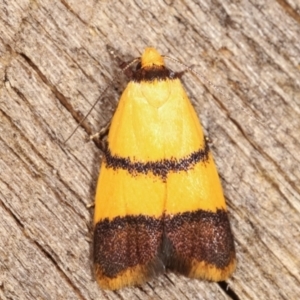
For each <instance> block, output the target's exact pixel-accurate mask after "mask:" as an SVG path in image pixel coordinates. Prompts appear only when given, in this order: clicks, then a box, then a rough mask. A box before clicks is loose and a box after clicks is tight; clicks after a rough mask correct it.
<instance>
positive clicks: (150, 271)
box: [94, 215, 165, 278]
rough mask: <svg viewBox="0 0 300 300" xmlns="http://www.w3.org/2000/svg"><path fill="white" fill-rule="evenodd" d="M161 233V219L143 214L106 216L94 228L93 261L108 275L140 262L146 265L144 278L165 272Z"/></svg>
mask: <svg viewBox="0 0 300 300" xmlns="http://www.w3.org/2000/svg"><path fill="white" fill-rule="evenodd" d="M162 235H163V223H162V219H155V218H152V217H148V216H142V215H139V216H125V217H116V218H115V219H113V220H111V221H109V220H108V219H104V220H103V221H100V222H98V223H97V224H96V227H95V231H94V263H95V265H96V267H97V268H98V269H100V270H101V274H102V275H103V276H106V277H109V278H114V277H117V276H118V275H119V274H120V273H122V272H123V271H125V270H126V269H128V268H133V267H135V266H137V265H140V266H145V268H144V269H145V270H146V272H147V274H143V276H144V277H145V278H150V277H152V276H155V275H157V274H159V273H163V272H164V270H165V267H164V265H163V262H162V260H161V259H160V257H159V253H160V252H161V245H162Z"/></svg>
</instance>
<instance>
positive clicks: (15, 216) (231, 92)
mask: <svg viewBox="0 0 300 300" xmlns="http://www.w3.org/2000/svg"><path fill="white" fill-rule="evenodd" d="M125 3H126V5H125ZM299 11H300V6H299V1H296V0H294V1H293V0H287V1H284V0H278V1H258V0H254V1H248V0H245V1H233V2H232V1H227V0H226V1H199V2H197V1H191V0H187V1H167V0H166V1H140V0H136V1H104V0H102V1H79V0H62V1H47V0H46V1H29V0H27V1H26V0H20V1H19V0H18V1H16V0H14V1H3V0H2V1H0V131H1V135H0V174H1V176H0V216H1V217H0V299H180V300H181V299H230V296H228V295H227V294H226V293H225V292H224V291H223V290H222V289H221V288H220V287H219V285H217V284H216V283H209V282H201V281H197V280H190V279H187V278H184V277H182V276H177V275H175V274H172V273H168V274H166V275H164V276H160V277H158V278H156V279H154V280H152V281H150V282H149V283H147V284H145V285H144V286H142V287H137V288H127V289H124V290H121V291H118V292H110V291H102V290H101V289H100V288H99V287H98V286H97V284H96V282H95V280H94V277H93V273H92V263H91V262H92V260H91V249H92V243H91V242H90V239H91V237H92V230H91V221H92V217H93V208H90V209H88V208H87V207H86V205H87V204H89V203H91V202H93V198H94V194H95V185H96V180H97V177H98V169H99V164H100V155H101V152H100V150H99V149H98V148H97V147H96V145H95V144H94V143H93V142H90V143H86V139H87V137H88V135H89V134H91V133H94V132H96V131H97V129H99V128H101V127H102V126H103V125H104V124H105V122H106V121H107V120H109V118H110V117H111V115H112V113H113V111H114V109H115V107H116V104H117V101H118V97H119V96H120V92H121V91H122V89H123V88H124V86H125V84H126V79H125V78H124V77H122V76H121V78H120V80H118V82H117V83H116V84H115V85H113V86H112V87H111V89H110V92H109V93H108V94H107V95H105V96H104V97H103V99H102V100H101V101H100V103H99V104H98V105H97V107H96V109H95V110H94V111H93V112H92V114H91V115H90V116H89V117H88V120H87V122H86V124H85V126H84V127H80V128H79V129H78V130H77V132H76V134H75V135H74V136H73V137H72V139H71V140H70V141H69V142H68V143H67V144H66V145H64V144H63V141H64V140H65V139H66V138H67V137H68V135H69V134H70V133H71V132H72V130H74V128H75V127H76V125H77V124H78V122H79V120H80V118H81V116H82V115H84V114H85V113H86V112H87V111H88V110H89V108H90V106H91V104H92V103H93V102H94V101H95V100H96V99H97V97H98V96H99V95H100V93H101V89H103V88H104V87H105V86H106V84H107V83H108V82H109V80H110V79H111V78H112V77H113V76H115V75H116V74H117V72H118V68H117V66H116V63H115V62H114V61H112V59H111V57H110V56H109V54H108V52H107V50H106V45H107V44H108V45H111V46H113V47H114V48H115V49H117V51H118V53H119V54H120V55H122V57H123V58H124V59H131V58H133V57H137V56H139V55H140V53H141V52H142V51H143V49H144V48H145V47H146V46H150V45H151V46H155V47H156V48H158V50H159V51H160V52H161V53H163V54H166V55H170V56H172V57H176V58H178V59H180V60H181V61H183V62H185V63H186V64H187V65H194V70H196V71H197V72H200V73H201V74H203V75H205V76H206V78H207V79H208V80H210V81H211V82H213V84H215V85H217V86H219V89H216V88H214V87H212V86H211V85H209V84H207V81H205V80H202V81H201V80H198V79H196V78H195V77H194V76H191V75H189V74H187V75H185V76H184V83H185V86H186V89H187V91H188V93H189V95H190V97H191V99H192V101H193V103H194V105H195V107H196V109H197V112H198V113H199V116H200V117H201V121H202V124H203V126H204V128H205V131H206V134H207V135H208V136H209V137H210V139H211V140H212V142H213V145H212V151H213V153H214V156H215V160H216V163H217V166H218V169H219V173H220V176H221V178H222V184H223V187H224V192H225V195H226V198H227V204H228V208H229V212H230V219H231V225H232V230H233V233H234V235H235V244H236V251H237V258H238V267H237V270H236V272H235V273H234V275H233V276H232V277H231V278H230V279H229V280H228V282H227V283H228V284H229V285H230V287H231V289H232V290H233V291H235V293H236V294H237V295H238V296H239V297H240V299H298V297H299V294H300V273H299V270H300V258H299V257H300V255H299V253H300V216H299V211H300V195H299V194H300V193H299V192H300V166H299V163H300V42H299V41H300V26H299V23H300V15H299ZM169 66H171V67H172V68H173V69H175V70H182V69H183V67H181V66H180V65H176V64H174V63H171V64H169Z"/></svg>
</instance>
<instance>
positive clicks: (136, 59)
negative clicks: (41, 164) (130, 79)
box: [64, 53, 140, 144]
mask: <svg viewBox="0 0 300 300" xmlns="http://www.w3.org/2000/svg"><path fill="white" fill-rule="evenodd" d="M111 54H113V53H111ZM139 60H140V58H135V59H133V60H132V61H130V62H129V63H127V64H126V65H125V66H124V67H122V68H121V71H120V72H119V73H118V74H117V75H115V76H114V77H113V78H112V79H111V80H110V81H109V83H108V84H107V85H106V87H105V89H104V90H103V91H102V93H101V94H100V96H99V97H98V98H97V100H96V101H95V102H94V104H93V105H92V107H91V108H90V109H89V111H88V112H87V114H86V115H85V116H84V117H83V119H81V121H80V122H79V123H78V125H77V126H76V128H75V129H74V130H73V131H72V133H71V134H70V135H69V136H68V138H67V139H66V140H65V141H64V144H66V143H67V142H68V141H69V139H70V138H71V137H72V136H73V135H74V133H75V132H76V131H77V129H78V128H79V127H80V126H81V125H82V123H83V122H84V121H85V120H86V118H87V117H88V116H89V114H90V113H91V112H92V110H93V109H94V108H95V106H96V105H97V103H98V102H99V100H100V99H101V98H102V97H103V96H104V95H105V93H106V92H107V90H108V88H109V87H110V86H111V84H112V83H113V82H114V81H115V80H116V79H117V78H118V77H119V76H120V74H121V73H124V72H125V71H126V70H127V69H128V68H129V67H131V66H132V65H133V64H134V63H136V62H137V61H139Z"/></svg>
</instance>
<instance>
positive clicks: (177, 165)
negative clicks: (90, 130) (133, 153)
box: [104, 139, 209, 179]
mask: <svg viewBox="0 0 300 300" xmlns="http://www.w3.org/2000/svg"><path fill="white" fill-rule="evenodd" d="M208 157H209V146H208V142H207V140H206V139H204V148H203V149H199V150H198V151H195V152H193V153H191V154H189V155H188V156H186V157H183V158H180V159H178V158H175V157H174V158H170V159H162V160H160V161H148V162H140V161H132V160H131V159H130V158H129V157H120V156H117V155H112V154H111V152H110V150H109V149H107V150H106V152H105V156H104V161H105V164H106V168H112V169H114V170H118V169H123V170H126V171H128V172H129V173H130V174H133V175H136V174H148V173H150V172H151V173H153V175H155V176H159V177H161V178H162V179H166V177H167V175H168V173H169V172H179V171H187V170H189V169H191V168H192V167H193V166H195V165H196V164H197V163H198V162H204V163H205V162H206V161H207V160H208Z"/></svg>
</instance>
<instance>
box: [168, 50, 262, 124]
mask: <svg viewBox="0 0 300 300" xmlns="http://www.w3.org/2000/svg"><path fill="white" fill-rule="evenodd" d="M163 57H164V58H167V59H169V60H171V61H173V62H175V63H177V64H179V65H181V66H183V67H185V68H186V70H187V71H189V72H191V74H192V75H194V76H195V77H196V78H200V80H201V81H203V82H205V83H206V84H208V85H209V86H211V87H212V88H213V89H214V90H215V91H216V92H217V93H219V94H220V95H222V96H223V97H224V98H226V100H230V98H229V96H228V94H226V93H224V92H223V91H222V90H221V89H220V87H219V86H217V85H215V84H213V83H212V82H211V81H210V80H208V79H207V78H206V77H205V76H204V75H202V74H201V73H199V72H197V71H195V70H193V66H194V65H192V66H188V65H186V64H184V63H183V62H181V61H179V60H178V59H175V58H173V57H169V56H167V55H163ZM238 105H239V107H240V108H241V109H242V110H243V111H244V112H245V114H247V115H248V116H249V117H250V118H254V119H255V121H256V122H258V123H260V124H263V123H262V122H261V121H259V120H258V119H257V118H256V117H254V116H253V115H251V114H250V113H248V112H247V111H245V108H244V107H242V106H241V105H240V104H238Z"/></svg>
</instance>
